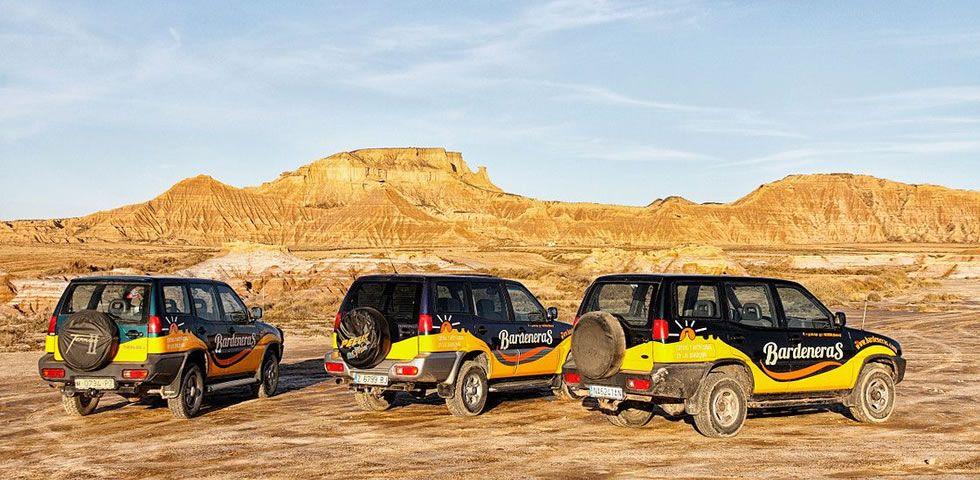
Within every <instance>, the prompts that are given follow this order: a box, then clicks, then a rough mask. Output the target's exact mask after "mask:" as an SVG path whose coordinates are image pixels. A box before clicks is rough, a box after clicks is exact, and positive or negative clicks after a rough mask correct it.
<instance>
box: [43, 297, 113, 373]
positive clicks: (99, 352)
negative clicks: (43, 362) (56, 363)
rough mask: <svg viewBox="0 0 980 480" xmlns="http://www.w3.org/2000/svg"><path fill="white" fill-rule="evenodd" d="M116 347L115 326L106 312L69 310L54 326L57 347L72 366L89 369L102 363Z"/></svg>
mask: <svg viewBox="0 0 980 480" xmlns="http://www.w3.org/2000/svg"><path fill="white" fill-rule="evenodd" d="M118 347H119V327H118V326H116V322H114V321H112V318H110V317H109V316H108V315H106V314H104V313H102V312H99V311H96V310H82V311H79V312H75V313H73V314H71V316H70V317H68V321H67V322H65V324H64V325H62V326H61V328H60V329H59V330H58V351H60V352H61V356H62V357H63V358H64V359H65V364H66V365H68V366H69V367H71V368H72V369H74V370H79V371H82V372H91V371H93V370H98V369H100V368H102V367H104V366H105V365H106V364H107V363H109V362H110V361H111V360H112V357H114V356H115V355H116V351H117V350H118Z"/></svg>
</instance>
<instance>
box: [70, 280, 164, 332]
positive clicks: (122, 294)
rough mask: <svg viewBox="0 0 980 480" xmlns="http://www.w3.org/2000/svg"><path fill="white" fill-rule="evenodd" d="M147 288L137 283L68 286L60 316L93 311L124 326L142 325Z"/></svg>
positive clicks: (147, 286)
mask: <svg viewBox="0 0 980 480" xmlns="http://www.w3.org/2000/svg"><path fill="white" fill-rule="evenodd" d="M149 292H150V286H149V285H147V284H141V283H77V284H74V285H72V286H71V291H70V292H69V293H68V298H67V299H66V301H65V305H64V307H62V310H61V313H63V314H68V315H70V314H72V313H75V312H79V311H82V310H97V311H99V312H102V313H105V314H108V315H110V316H111V317H113V319H114V320H116V321H120V322H126V323H142V322H144V321H145V320H146V309H147V307H148V305H149V300H150V295H149Z"/></svg>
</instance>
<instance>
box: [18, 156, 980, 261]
mask: <svg viewBox="0 0 980 480" xmlns="http://www.w3.org/2000/svg"><path fill="white" fill-rule="evenodd" d="M0 241H2V242H9V243H63V242H92V241H102V242H158V243H169V244H191V245H221V244H224V243H226V242H232V241H250V242H261V243H267V244H281V245H290V246H318V247H348V248H349V247H396V246H422V247H424V246H461V245H476V246H500V245H575V246H608V245H616V246H652V245H664V244H673V243H690V242H698V243H713V244H721V245H731V244H754V245H778V244H807V243H811V244H812V243H864V242H956V243H977V242H980V192H976V191H965V190H953V189H949V188H944V187H939V186H932V185H908V184H903V183H898V182H892V181H888V180H882V179H878V178H874V177H870V176H863V175H851V174H826V175H793V176H789V177H787V178H785V179H782V180H779V181H777V182H773V183H770V184H766V185H762V186H761V187H759V188H757V189H756V190H755V191H753V192H751V193H749V194H748V195H746V196H745V197H743V198H741V199H739V200H738V201H736V202H733V203H730V204H695V203H693V202H690V201H687V200H685V199H682V198H679V197H668V198H666V199H664V200H656V201H654V202H652V203H651V204H650V205H648V206H646V207H625V206H614V205H601V204H588V203H565V202H546V201H540V200H535V199H531V198H527V197H522V196H519V195H514V194H509V193H506V192H503V191H502V190H500V188H498V187H497V186H496V185H494V184H493V183H492V182H491V181H490V179H489V177H488V176H487V173H486V170H485V169H482V168H481V169H478V170H477V171H476V172H474V171H473V170H472V169H470V167H469V166H468V165H467V164H466V162H465V161H464V160H463V158H462V156H461V155H460V154H459V153H456V152H447V151H446V150H444V149H441V148H387V149H366V150H356V151H353V152H343V153H338V154H336V155H332V156H330V157H327V158H324V159H321V160H317V161H316V162H313V163H311V164H309V165H306V166H303V167H301V168H299V169H297V170H295V171H292V172H287V173H284V174H282V175H281V176H280V177H279V178H277V179H276V180H273V181H271V182H267V183H264V184H262V185H260V186H257V187H249V188H243V189H242V188H235V187H232V186H229V185H225V184H223V183H221V182H218V181H217V180H214V179H213V178H210V177H207V176H198V177H194V178H190V179H187V180H184V181H182V182H180V183H178V184H176V185H174V186H173V187H172V188H171V189H170V190H168V191H166V192H164V193H163V194H162V195H160V196H159V197H157V198H154V199H153V200H150V201H148V202H145V203H141V204H136V205H129V206H125V207H121V208H118V209H114V210H109V211H105V212H98V213H95V214H92V215H88V216H85V217H80V218H73V219H66V220H38V221H18V222H2V223H0Z"/></svg>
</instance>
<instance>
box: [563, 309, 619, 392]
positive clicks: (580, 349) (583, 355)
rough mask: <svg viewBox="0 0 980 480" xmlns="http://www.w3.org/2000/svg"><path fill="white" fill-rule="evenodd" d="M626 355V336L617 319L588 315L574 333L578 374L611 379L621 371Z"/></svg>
mask: <svg viewBox="0 0 980 480" xmlns="http://www.w3.org/2000/svg"><path fill="white" fill-rule="evenodd" d="M625 353H626V333H625V332H624V331H623V326H622V325H621V324H620V323H619V320H617V319H616V317H614V316H612V315H611V314H609V313H606V312H589V313H586V314H585V315H582V318H579V320H578V323H576V324H575V328H574V329H573V330H572V349H571V355H572V358H573V359H574V361H575V367H576V368H577V369H578V371H579V373H581V374H583V375H585V376H586V377H588V378H608V377H610V376H612V375H614V374H616V372H618V371H619V367H620V366H621V365H622V364H623V355H624V354H625Z"/></svg>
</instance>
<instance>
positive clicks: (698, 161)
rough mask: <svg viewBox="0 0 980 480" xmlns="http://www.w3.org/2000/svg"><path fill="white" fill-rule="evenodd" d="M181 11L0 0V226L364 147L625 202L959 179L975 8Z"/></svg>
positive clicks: (540, 191) (971, 156) (975, 39)
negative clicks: (864, 180)
mask: <svg viewBox="0 0 980 480" xmlns="http://www.w3.org/2000/svg"><path fill="white" fill-rule="evenodd" d="M202 3H203V4H202V5H193V6H192V5H190V4H181V3H180V2H157V3H155V4H150V3H148V2H91V3H67V2H65V3H59V4H47V3H43V2H10V3H7V2H5V1H3V0H0V218H2V219H15V218H47V217H65V216H74V215H81V214H85V213H89V212H93V211H96V210H100V209H107V208H112V207H116V206H119V205H122V204H125V203H133V202H138V201H144V200H147V199H150V198H152V197H154V196H156V195H157V194H159V193H160V192H162V191H164V190H165V189H166V188H167V187H169V186H170V185H171V184H173V183H175V182H177V181H179V180H180V179H182V178H185V177H188V176H192V175H196V174H199V173H206V174H210V175H212V176H214V177H216V178H218V179H219V180H221V181H224V182H226V183H230V184H232V185H236V186H245V185H255V184H258V183H260V182H262V181H266V180H270V179H273V178H275V177H276V176H277V175H278V174H279V173H280V172H283V171H286V170H293V169H295V168H296V167H298V166H300V165H303V164H306V163H309V162H311V161H313V160H315V159H317V158H320V157H323V156H326V155H329V154H331V153H335V152H338V151H343V150H350V149H356V148H364V147H381V146H444V147H446V148H447V149H451V150H458V151H461V152H463V154H464V157H465V158H466V159H467V161H468V162H469V163H470V165H471V166H474V167H475V166H476V165H486V166H487V167H488V168H489V170H490V175H491V178H492V179H493V180H494V181H495V182H496V183H497V184H498V185H500V186H501V187H502V188H504V189H505V190H508V191H511V192H516V193H520V194H524V195H529V196H533V197H537V198H543V199H559V200H573V201H597V202H607V203H619V204H628V205H644V204H647V203H649V202H650V201H652V200H654V199H656V198H658V197H664V196H668V195H682V196H684V197H687V198H689V199H692V200H695V201H699V202H704V201H732V200H734V199H736V198H738V197H740V196H742V195H744V194H746V193H748V192H749V191H751V190H752V189H754V188H756V187H757V186H758V185H760V184H762V183H765V182H769V181H773V180H776V179H779V178H782V177H784V176H786V175H788V174H792V173H812V172H840V171H846V172H855V173H867V174H871V175H876V176H879V177H885V178H889V179H894V180H899V181H904V182H910V183H936V184H941V185H946V186H950V187H955V188H966V189H978V188H980V8H978V6H977V4H976V3H975V2H841V3H835V2H809V3H803V2H703V3H702V2H697V1H689V2H653V3H647V2H622V3H621V2H608V3H607V2H600V3H593V2H584V1H555V2H545V3H536V4H529V3H524V2H514V3H502V4H491V3H490V2H473V3H468V2H432V3H421V4H411V3H409V2H391V3H386V2H338V3H322V4H321V3H318V4H315V5H308V4H303V5H298V2H295V3H297V4H296V5H294V4H292V3H293V2H289V3H286V4H284V3H281V2H276V3H271V2H270V3H268V4H265V5H258V4H257V2H251V3H249V2H242V3H223V2H202ZM282 5H289V7H288V8H286V7H282Z"/></svg>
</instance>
